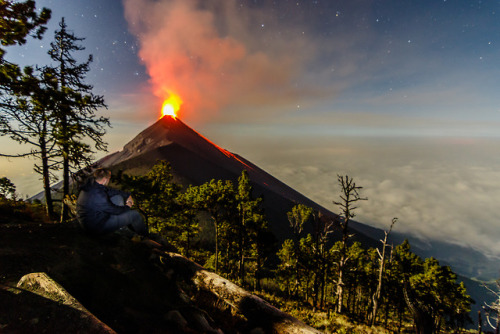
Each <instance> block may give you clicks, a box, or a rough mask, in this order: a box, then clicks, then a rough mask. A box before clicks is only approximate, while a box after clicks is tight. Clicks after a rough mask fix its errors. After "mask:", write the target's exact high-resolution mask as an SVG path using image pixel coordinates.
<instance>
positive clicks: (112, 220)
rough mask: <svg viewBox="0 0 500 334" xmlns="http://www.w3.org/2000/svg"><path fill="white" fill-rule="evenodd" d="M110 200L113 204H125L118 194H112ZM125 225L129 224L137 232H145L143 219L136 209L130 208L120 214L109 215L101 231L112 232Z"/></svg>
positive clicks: (144, 233)
mask: <svg viewBox="0 0 500 334" xmlns="http://www.w3.org/2000/svg"><path fill="white" fill-rule="evenodd" d="M110 200H111V202H112V203H113V204H114V205H118V206H125V199H124V198H123V197H122V196H120V195H116V196H113V197H111V198H110ZM125 226H130V227H131V228H132V229H133V230H134V232H135V233H137V234H141V235H146V234H147V229H146V225H145V224H144V219H143V218H142V215H141V214H140V213H139V212H138V211H136V210H130V211H127V212H125V213H122V214H120V215H116V216H111V217H109V219H108V221H107V222H106V224H104V228H103V233H107V232H114V231H116V230H118V229H120V228H122V227H125Z"/></svg>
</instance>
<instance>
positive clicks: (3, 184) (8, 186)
mask: <svg viewBox="0 0 500 334" xmlns="http://www.w3.org/2000/svg"><path fill="white" fill-rule="evenodd" d="M15 197H16V186H15V185H14V183H12V181H10V180H9V179H8V178H6V177H2V178H0V198H9V199H15Z"/></svg>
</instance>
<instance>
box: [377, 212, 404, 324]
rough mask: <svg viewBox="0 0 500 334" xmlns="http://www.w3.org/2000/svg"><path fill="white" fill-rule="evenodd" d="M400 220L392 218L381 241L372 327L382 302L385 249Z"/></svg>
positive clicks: (378, 251)
mask: <svg viewBox="0 0 500 334" xmlns="http://www.w3.org/2000/svg"><path fill="white" fill-rule="evenodd" d="M397 220H398V218H396V217H394V218H392V222H391V226H390V227H389V230H388V231H384V234H385V236H384V240H380V242H382V254H381V253H380V250H379V249H378V248H377V253H378V256H379V269H378V284H377V290H376V291H375V293H374V294H373V297H372V300H373V310H372V315H371V317H372V319H371V325H372V326H374V325H375V320H376V318H377V311H378V302H379V300H380V296H381V294H382V277H383V275H384V269H385V248H386V245H387V238H388V237H389V234H390V233H391V231H392V227H393V226H394V224H395V223H396V222H397Z"/></svg>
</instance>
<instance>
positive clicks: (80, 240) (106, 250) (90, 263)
mask: <svg viewBox="0 0 500 334" xmlns="http://www.w3.org/2000/svg"><path fill="white" fill-rule="evenodd" d="M0 221H1V220H0ZM164 261H165V259H164V258H162V257H161V256H158V255H157V254H155V252H154V249H152V248H151V246H148V245H147V244H145V243H144V242H133V241H131V240H130V239H129V238H127V237H125V236H122V235H117V234H113V235H109V236H103V237H94V236H89V235H87V234H85V233H84V232H83V231H82V230H81V229H80V228H78V227H76V226H74V225H71V224H68V225H64V224H49V223H42V222H39V223H30V222H19V221H17V222H16V223H5V222H4V223H0V332H2V333H4V332H5V333H85V332H88V333H93V332H96V329H95V327H94V328H92V327H89V326H90V325H89V324H88V323H86V322H85V321H84V318H85V317H84V316H83V315H82V313H81V312H80V311H79V310H77V309H75V308H72V307H68V306H66V305H63V304H61V303H60V302H57V301H53V300H50V299H47V298H44V297H41V296H39V295H37V294H34V293H31V292H29V291H26V290H19V289H18V288H17V284H18V282H19V281H20V280H21V278H22V277H23V276H24V275H27V274H30V273H41V272H43V273H46V274H47V276H49V277H50V278H51V279H53V280H54V281H55V282H57V283H58V284H59V285H60V286H62V287H63V288H64V289H65V290H66V291H67V292H68V293H69V294H70V295H72V296H73V297H74V298H76V300H78V302H80V303H81V304H82V305H83V306H84V307H85V308H86V309H87V310H88V311H89V312H90V313H92V314H93V315H94V316H95V317H97V318H98V319H99V320H100V321H102V322H103V323H105V324H106V325H107V326H109V327H110V328H111V329H112V330H114V331H116V332H118V333H160V332H161V333H202V332H214V333H216V332H224V333H231V332H245V331H249V330H250V328H248V324H245V323H244V322H243V321H241V319H238V317H236V316H233V315H231V313H230V312H226V314H224V312H221V311H220V310H215V308H212V307H211V306H210V303H211V301H210V300H209V298H208V299H205V300H206V301H207V302H206V303H205V302H203V300H204V299H203V298H200V295H199V293H198V292H197V291H196V289H194V288H193V287H192V286H190V285H189V284H186V283H184V282H182V280H179V278H178V277H177V275H176V273H175V271H174V270H172V269H168V266H165V265H164V264H163V263H162V262H164ZM203 304H205V305H203Z"/></svg>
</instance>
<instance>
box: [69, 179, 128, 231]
mask: <svg viewBox="0 0 500 334" xmlns="http://www.w3.org/2000/svg"><path fill="white" fill-rule="evenodd" d="M116 195H120V196H122V197H123V200H124V201H125V200H126V199H127V198H128V197H129V196H130V193H127V192H124V191H120V190H116V189H112V188H108V187H106V186H103V185H101V184H99V183H97V182H95V181H90V182H88V183H87V184H85V185H84V186H83V187H82V188H81V191H80V194H79V195H78V200H77V201H76V215H77V217H78V220H79V221H80V223H81V224H83V226H85V227H86V228H87V229H89V230H93V231H99V230H101V229H102V227H103V226H104V224H105V223H106V221H107V220H108V219H109V217H110V216H111V215H119V214H122V213H124V212H127V211H129V210H131V209H130V208H129V207H128V206H118V205H115V204H113V203H112V202H111V197H114V196H116Z"/></svg>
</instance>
